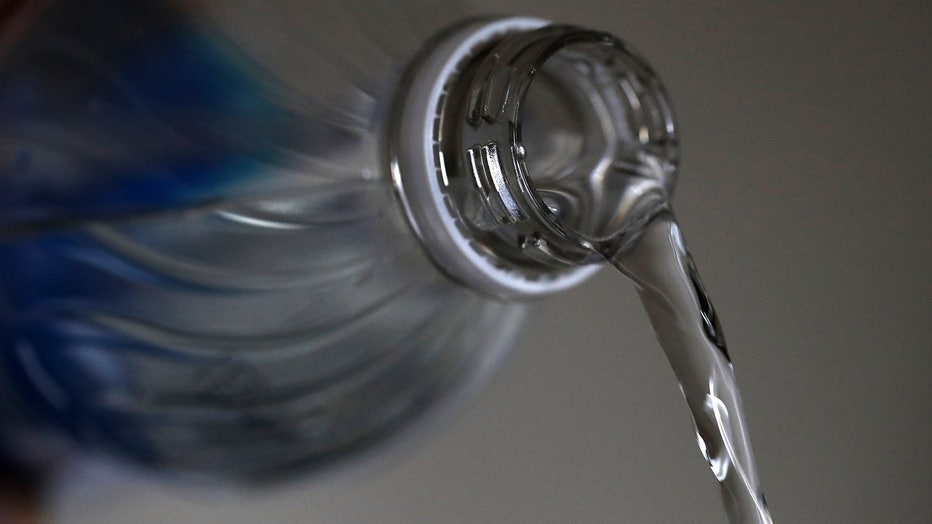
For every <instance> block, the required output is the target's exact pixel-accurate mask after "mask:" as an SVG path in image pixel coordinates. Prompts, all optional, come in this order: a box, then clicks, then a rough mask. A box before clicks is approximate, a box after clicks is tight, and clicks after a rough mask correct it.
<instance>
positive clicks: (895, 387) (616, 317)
mask: <svg viewBox="0 0 932 524" xmlns="http://www.w3.org/2000/svg"><path fill="white" fill-rule="evenodd" d="M473 4H475V5H478V6H479V7H480V10H482V11H485V12H490V13H508V14H526V15H535V16H540V17H545V18H549V19H552V20H556V21H561V22H567V23H574V24H579V25H583V26H589V27H593V28H597V29H602V30H607V31H610V32H612V33H615V34H617V35H619V36H620V37H622V38H623V39H625V40H627V41H628V42H630V43H632V44H633V45H634V46H635V47H636V48H637V49H639V50H640V51H641V53H642V54H644V55H645V56H646V57H647V58H648V59H649V61H650V62H651V63H652V64H653V65H654V66H655V68H656V69H657V71H658V72H659V74H660V76H661V77H662V78H663V79H664V81H665V83H666V85H667V88H668V90H669V92H670V94H671V97H672V99H673V101H674V103H675V106H676V110H677V113H678V117H679V123H680V129H681V136H682V148H683V149H682V169H681V178H680V183H679V186H678V189H677V194H676V197H675V200H674V202H675V207H676V210H677V213H678V215H679V218H680V221H681V223H682V224H683V228H684V230H685V233H686V235H687V241H688V242H689V245H690V248H691V250H692V252H693V255H694V257H695V259H696V262H697V264H698V265H699V269H700V271H701V274H702V276H703V279H704V281H705V284H706V287H707V289H708V290H709V292H710V293H711V295H712V298H713V299H714V301H715V304H716V306H717V309H718V312H719V315H720V317H721V319H722V321H723V324H724V328H725V332H726V336H727V339H728V342H729V346H730V351H731V355H732V357H733V360H734V363H735V367H736V370H737V374H738V379H739V382H740V384H741V386H742V388H743V393H744V400H745V407H746V410H747V417H748V420H749V424H750V429H751V435H752V438H753V442H754V447H755V450H756V453H757V457H758V461H759V468H760V473H761V477H762V481H763V484H764V490H765V493H766V495H767V499H768V502H769V503H770V507H771V510H772V512H773V515H774V518H775V520H776V521H777V522H865V523H873V522H898V523H907V522H927V521H928V520H929V516H928V515H929V514H930V512H932V499H930V497H929V492H930V488H932V437H930V435H932V413H930V408H929V399H930V398H932V380H930V379H929V376H930V373H932V352H930V350H932V344H930V340H932V328H930V322H929V318H930V313H932V298H930V297H932V271H930V262H929V260H930V256H932V249H930V241H929V238H928V237H929V234H930V232H932V227H930V226H932V211H930V210H932V205H930V202H932V180H930V177H929V166H930V165H932V148H930V146H929V140H930V139H932V102H930V99H932V51H930V49H932V41H930V40H932V38H930V33H932V32H930V22H932V9H930V7H929V6H928V5H927V4H925V3H923V2H884V1H879V0H874V1H869V2H830V1H784V2H761V3H753V4H748V3H746V2H739V1H725V2H693V1H678V2H663V1H652V2H646V1H634V0H632V1H600V0H586V1H582V2H572V3H570V2H557V1H508V2H473ZM438 29H439V28H438ZM102 468H103V467H101V466H87V467H84V468H78V469H77V470H75V471H73V472H71V473H70V474H68V475H66V476H65V477H64V478H62V479H60V480H59V481H58V483H57V484H56V485H55V486H54V489H53V490H52V492H51V493H50V495H49V500H48V507H49V520H50V521H51V522H55V523H66V524H78V523H82V524H83V523H94V524H106V523H126V522H134V523H169V522H188V523H201V522H204V523H207V522H226V523H240V522H242V523H247V522H278V523H306V522H314V523H357V522H378V523H439V522H442V523H498V522H501V523H505V522H539V523H563V522H593V523H597V522H598V523H600V522H632V523H640V522H691V523H706V522H708V523H713V522H723V521H724V512H723V510H722V508H721V504H720V500H719V495H718V487H717V485H716V483H715V481H714V478H713V477H712V475H711V474H710V472H709V471H708V468H707V466H706V464H705V462H704V461H703V459H702V458H701V457H700V455H699V453H698V451H697V449H696V443H695V437H694V436H693V432H692V427H691V423H690V421H689V417H688V413H687V410H686V408H685V405H684V403H683V401H682V398H681V397H680V393H679V390H678V387H677V384H676V382H675V380H674V378H673V374H672V372H671V371H670V370H669V369H668V365H667V363H666V361H665V359H664V356H663V354H662V352H661V351H660V350H659V348H658V347H657V345H656V343H655V342H654V340H653V335H652V333H651V331H650V327H649V325H648V323H647V320H646V316H645V314H644V313H643V312H642V310H641V308H640V305H639V303H638V300H637V297H636V295H635V293H634V290H633V288H632V286H631V285H630V284H629V283H628V282H627V281H626V280H625V279H624V278H622V277H621V276H620V275H618V274H615V273H613V272H612V271H610V270H608V269H606V270H604V271H603V272H602V273H600V274H599V275H598V276H597V277H596V278H594V279H593V280H591V281H590V282H588V283H587V284H585V285H584V286H581V287H579V288H578V289H575V290H573V291H571V292H568V293H565V294H563V295H561V296H558V297H553V298H551V299H548V300H546V301H544V302H542V303H541V304H540V311H539V315H538V316H537V317H536V320H535V321H534V322H533V324H532V326H531V329H529V330H528V333H527V335H526V336H525V337H524V338H523V339H522V341H521V343H520V345H519V347H518V348H516V350H515V351H514V352H513V355H512V357H511V358H510V360H509V361H508V362H507V364H506V365H505V366H504V367H503V369H502V370H501V371H500V373H499V374H498V375H497V376H496V377H495V378H494V379H493V381H492V382H491V383H490V384H489V386H488V387H487V388H486V389H485V390H484V391H483V392H482V393H481V395H480V396H479V398H478V400H477V401H476V402H474V403H472V404H470V405H469V406H468V407H467V408H466V409H465V410H464V411H462V412H461V413H460V414H458V415H457V416H456V417H454V420H453V423H452V424H448V425H446V426H444V427H442V428H440V429H438V430H437V431H435V433H434V434H433V435H432V436H431V437H430V438H427V439H424V440H422V441H421V442H419V443H418V444H417V445H416V446H413V447H412V448H410V449H408V450H406V451H405V452H404V453H402V454H401V455H399V456H395V457H393V458H392V460H391V461H389V463H387V464H386V463H383V464H380V465H379V466H378V467H374V468H370V469H366V470H364V472H356V473H355V474H349V475H339V474H338V475H331V476H329V477H324V478H321V479H315V480H313V481H307V482H298V483H293V484H289V485H287V486H283V487H281V488H279V489H276V490H275V491H264V492H260V493H227V492H224V493H212V492H211V493H203V492H200V491H194V492H192V490H189V489H187V488H186V487H185V486H170V485H169V486H166V485H164V484H159V483H157V482H154V481H150V480H146V479H142V478H139V477H138V475H137V474H134V473H129V472H114V471H112V470H109V469H106V468H103V469H102ZM105 469H106V470H105Z"/></svg>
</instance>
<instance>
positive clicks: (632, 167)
mask: <svg viewBox="0 0 932 524" xmlns="http://www.w3.org/2000/svg"><path fill="white" fill-rule="evenodd" d="M0 17H3V18H2V19H0V417H2V418H0V420H2V424H3V427H2V431H3V433H2V439H0V440H3V442H4V444H3V445H4V446H5V447H6V448H7V452H8V453H13V454H20V455H22V454H24V453H27V451H24V450H31V451H33V452H35V453H36V454H37V455H41V454H42V453H43V452H44V450H46V449H48V448H50V447H53V446H58V445H60V444H59V443H60V442H61V441H64V442H67V443H69V444H67V445H69V446H70V445H72V444H71V443H77V444H78V447H80V448H81V449H84V450H92V451H94V452H101V453H106V454H108V455H112V456H117V457H121V458H123V459H126V460H128V461H130V462H133V463H136V464H143V465H146V466H152V467H156V468H160V469H163V470H167V471H173V472H184V473H193V474H197V475H207V476H214V477H220V478H227V479H241V480H242V479H246V480H254V479H262V478H266V477H273V476H274V477H279V476H281V475H282V474H283V473H286V472H289V471H303V470H306V469H310V468H313V467H317V466H322V465H326V464H329V463H331V462H334V461H337V460H339V459H343V458H345V457H347V456H350V455H355V454H358V453H359V452H361V451H364V450H367V449H369V448H371V447H372V445H373V444H375V443H379V442H382V441H386V440H390V439H391V438H392V437H396V436H397V435H400V434H404V433H405V432H406V431H407V430H408V428H410V427H412V426H414V424H413V422H414V421H417V420H424V419H425V418H429V417H430V415H431V413H434V412H439V411H440V407H442V406H445V405H447V404H449V402H450V401H451V399H454V398H457V397H459V396H462V395H463V394H464V393H465V392H468V391H469V390H470V389H472V386H474V385H475V384H478V383H480V382H481V379H482V378H483V377H484V376H486V375H487V372H488V371H489V370H490V369H492V368H493V367H494V364H495V362H496V361H497V360H498V359H499V358H500V357H501V355H502V354H503V352H505V351H506V350H507V349H508V347H509V346H510V345H511V343H512V341H513V340H514V339H515V337H516V335H517V334H518V332H519V330H520V326H521V323H522V320H523V318H524V317H525V314H526V310H527V305H526V304H527V303H528V301H529V299H532V298H534V297H538V296H543V295H546V294H549V293H553V292H557V291H560V290H563V289H566V288H568V287H571V286H574V285H576V284H578V283H579V282H581V281H583V280H584V279H586V278H587V277H588V276H590V275H592V274H593V272H594V271H596V270H597V265H595V263H596V262H598V261H600V260H601V259H600V257H599V255H598V254H597V253H595V252H594V251H593V250H591V249H586V246H585V245H581V244H580V243H579V242H572V241H568V240H567V239H573V238H575V237H576V235H575V233H574V232H585V233H586V235H588V236H589V237H591V236H592V235H595V236H598V235H599V234H601V233H600V232H606V233H605V234H608V233H607V232H609V231H611V232H615V231H618V230H624V229H625V228H634V227H635V226H636V225H637V224H636V223H635V222H632V220H634V219H632V217H637V216H640V214H639V210H638V209H634V208H636V207H638V206H643V205H646V204H645V202H649V201H650V199H644V198H641V196H643V194H645V193H650V191H655V190H656V191H661V192H663V193H664V194H666V193H668V192H669V190H670V189H671V187H672V183H673V175H674V168H675V164H676V149H675V146H676V140H675V136H674V130H673V124H672V116H671V114H670V109H669V105H668V104H667V102H666V98H665V95H664V93H663V89H662V88H661V86H660V84H659V82H658V81H657V80H656V78H655V77H654V76H653V74H652V73H651V71H650V69H649V68H648V67H647V66H646V64H645V63H644V62H643V61H642V60H641V59H640V58H638V57H637V55H635V54H634V53H632V52H631V51H630V50H629V49H628V48H627V47H626V46H625V45H624V44H622V43H621V42H620V41H618V40H617V39H615V38H613V37H611V36H608V35H605V34H602V33H596V32H591V31H586V30H582V29H578V28H572V27H564V26H555V25H551V24H550V23H549V22H547V21H544V20H538V19H531V18H475V17H474V16H472V14H470V13H463V12H456V11H451V9H450V8H449V7H448V6H446V5H444V7H443V8H442V9H439V10H438V9H428V8H426V6H421V5H417V2H413V1H406V2H403V3H402V5H398V4H397V3H392V4H391V6H390V7H388V6H384V5H383V4H373V5H371V6H369V5H360V6H354V5H351V4H346V3H345V2H339V5H338V6H337V5H329V4H328V5H323V6H321V5H320V2H316V1H315V2H311V1H308V2H302V1H290V0H289V1H278V0H275V1H264V2H254V1H252V2H249V1H215V2H212V1H202V2H169V1H155V0H134V1H132V2H126V1H116V0H113V1H105V0H82V1H69V0H60V1H53V2H36V3H33V2H24V3H19V4H16V7H14V8H11V9H10V10H8V11H7V12H4V13H3V14H0ZM532 80H533V86H534V87H533V88H530V86H531V81H532ZM643 166H648V167H650V169H643V168H642V167H643ZM528 170H530V171H531V172H533V173H539V174H540V176H535V178H534V179H533V180H531V179H530V178H528V177H527V171H528ZM615 170H628V171H630V172H631V175H632V176H629V177H625V178H622V179H619V180H622V182H617V184H618V185H617V187H615V186H612V187H609V186H610V185H611V184H609V186H606V187H605V188H601V189H599V190H598V191H592V190H590V189H587V188H588V187H589V186H591V185H592V184H593V181H594V180H601V178H599V177H602V178H604V175H605V174H606V173H608V172H612V171H615ZM583 175H585V176H583ZM632 181H633V182H632ZM612 183H615V182H612ZM587 184H588V186H587ZM631 195H635V196H638V198H634V197H632V196H631ZM623 237H624V235H620V236H619V237H618V238H623Z"/></svg>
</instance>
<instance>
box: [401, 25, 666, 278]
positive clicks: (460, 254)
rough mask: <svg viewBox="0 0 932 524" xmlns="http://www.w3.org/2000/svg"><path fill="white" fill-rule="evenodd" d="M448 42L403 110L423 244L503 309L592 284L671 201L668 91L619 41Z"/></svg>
mask: <svg viewBox="0 0 932 524" xmlns="http://www.w3.org/2000/svg"><path fill="white" fill-rule="evenodd" d="M442 42H443V43H445V44H446V45H439V46H437V47H436V48H435V49H434V51H433V52H432V53H430V54H429V55H427V57H426V58H425V59H424V61H422V62H421V63H420V64H418V66H417V67H416V68H414V69H413V70H412V73H411V75H410V76H409V81H408V82H409V83H408V91H407V96H406V97H405V99H404V101H403V103H402V104H401V106H399V107H400V109H398V110H396V119H395V120H396V123H397V124H396V128H395V131H396V134H395V137H394V138H395V141H394V143H393V146H392V155H393V162H392V164H393V166H392V167H393V174H394V179H395V182H396V184H397V188H398V192H399V194H400V196H401V198H402V201H403V203H404V205H405V209H406V211H407V213H408V217H409V219H410V220H411V223H412V226H413V227H414V229H415V231H416V232H417V233H418V235H419V236H420V237H421V239H422V241H423V243H424V244H425V246H426V248H427V250H428V252H429V253H430V254H431V256H432V257H433V258H434V260H435V261H437V263H438V265H439V266H440V267H441V268H443V269H444V270H445V271H447V272H448V273H449V274H451V276H453V277H454V278H457V279H458V280H461V281H464V282H466V283H467V284H469V285H472V286H473V287H476V288H478V289H481V290H484V291H489V292H491V293H493V294H496V295H503V296H515V295H537V294H545V293H549V292H554V291H559V290H561V289H565V288H567V287H571V286H573V285H576V284H577V283H579V282H580V281H582V280H584V279H585V278H588V277H589V276H591V275H592V274H593V272H594V271H595V269H596V267H595V266H594V265H593V264H595V263H597V262H601V261H602V259H601V256H600V255H599V252H601V251H604V250H605V249H609V246H608V245H609V244H610V245H612V246H617V245H618V244H619V243H624V242H627V241H628V240H629V237H630V236H631V235H632V234H634V232H636V231H638V230H640V225H641V224H642V223H643V222H644V221H646V220H649V218H650V217H651V216H653V214H655V213H656V212H657V210H658V209H660V208H662V207H663V206H665V205H666V204H665V203H666V202H667V200H668V199H669V196H670V192H671V191H672V188H673V184H674V181H675V177H676V165H677V141H676V132H675V125H674V119H673V113H672V110H671V108H670V104H669V102H668V98H667V96H666V93H665V91H664V89H663V87H662V85H661V83H660V81H659V80H658V79H657V77H656V75H655V74H654V73H653V71H652V70H651V68H650V66H649V65H648V64H647V63H646V62H645V61H644V60H643V59H641V58H640V57H639V56H638V55H637V54H636V53H635V52H633V51H632V50H631V49H630V48H629V47H628V46H627V45H626V44H624V43H623V42H622V41H620V40H618V39H617V38H615V37H613V36H611V35H608V34H606V33H600V32H596V31H589V30H585V29H580V28H577V27H572V26H559V25H547V23H546V22H545V21H542V20H536V19H526V18H512V19H504V20H497V21H494V22H486V23H483V24H478V25H474V26H471V27H469V28H466V29H464V30H460V31H459V32H458V33H456V34H455V35H454V36H452V37H448V38H447V40H445V41H442ZM425 114H426V115H427V116H426V118H425ZM418 141H420V142H419V143H417V144H415V142H418Z"/></svg>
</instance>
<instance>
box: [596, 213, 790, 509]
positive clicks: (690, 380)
mask: <svg viewBox="0 0 932 524" xmlns="http://www.w3.org/2000/svg"><path fill="white" fill-rule="evenodd" d="M605 256H606V258H607V259H608V260H609V261H610V262H611V263H612V264H614V265H615V267H617V268H618V269H619V270H620V271H621V272H622V273H624V274H625V275H627V276H628V277H629V278H631V280H633V281H634V283H635V284H636V286H637V290H638V293H639V294H640V298H641V302H642V303H643V304H644V308H645V309H646V310H647V314H648V317H649V318H650V322H651V325H652V326H653V328H654V332H655V333H656V335H657V339H658V341H659V342H660V345H661V346H662V347H663V350H664V352H665V353H666V355H667V359H668V360H669V362H670V366H671V367H672V368H673V371H674V373H676V377H677V379H678V380H679V383H680V387H681V389H682V391H683V396H684V397H686V403H687V404H688V406H689V411H690V413H691V414H692V417H693V422H694V423H695V429H696V438H697V440H698V443H699V449H700V451H701V452H702V454H703V456H704V457H705V458H706V460H708V462H709V467H710V468H711V469H712V473H713V474H714V475H715V478H716V479H718V481H719V483H720V485H721V491H722V498H723V500H724V503H725V508H726V511H727V512H728V516H729V518H730V520H731V522H733V523H735V524H760V523H770V522H772V520H771V518H770V513H769V511H768V509H767V506H766V503H765V501H764V495H763V492H762V491H761V487H760V481H759V480H758V476H757V466H756V464H755V461H754V454H753V452H752V450H751V441H750V436H749V435H748V429H747V424H746V423H745V416H744V410H743V407H742V403H741V394H740V392H739V391H738V384H737V381H736V379H735V373H734V369H733V367H732V364H731V360H730V358H729V356H728V350H727V349H726V347H725V338H724V335H723V333H722V328H721V325H720V324H719V320H718V316H717V315H716V313H715V309H714V308H713V307H712V303H711V301H710V300H709V297H708V295H706V292H705V290H704V289H703V286H702V282H701V281H700V279H699V274H698V273H697V271H696V266H695V264H694V263H693V259H692V257H691V256H690V254H689V251H688V250H687V249H686V244H685V242H684V240H683V236H682V234H681V233H680V228H679V226H678V224H677V223H676V221H675V220H674V218H673V215H672V214H671V213H669V212H665V213H661V214H659V215H657V216H656V217H654V218H653V219H652V220H651V221H650V222H648V224H647V225H646V226H645V227H644V229H643V231H642V232H641V233H640V235H639V237H638V238H637V239H636V240H635V241H634V243H633V245H632V246H631V247H628V248H626V249H623V250H621V251H619V252H614V253H606V254H605Z"/></svg>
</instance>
